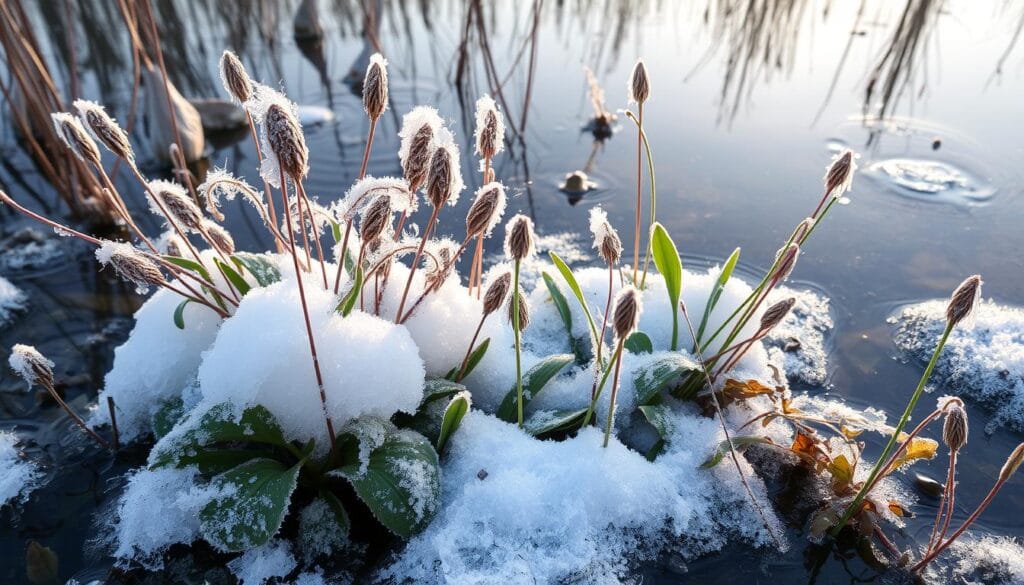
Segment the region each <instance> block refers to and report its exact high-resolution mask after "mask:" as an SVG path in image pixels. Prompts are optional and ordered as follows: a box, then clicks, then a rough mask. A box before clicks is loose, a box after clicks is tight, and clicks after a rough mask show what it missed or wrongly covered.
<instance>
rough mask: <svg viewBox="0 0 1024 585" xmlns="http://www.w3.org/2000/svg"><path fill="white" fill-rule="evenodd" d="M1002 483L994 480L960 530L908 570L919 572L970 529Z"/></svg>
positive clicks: (1001, 480) (999, 480)
mask: <svg viewBox="0 0 1024 585" xmlns="http://www.w3.org/2000/svg"><path fill="white" fill-rule="evenodd" d="M1004 483H1006V480H1005V479H1002V478H1000V479H998V480H996V483H995V484H994V485H993V486H992V489H991V490H989V492H988V494H987V495H986V496H985V499H984V500H982V501H981V503H980V504H978V507H977V508H975V510H974V512H972V513H971V515H970V516H968V517H967V520H964V523H963V524H961V525H960V528H957V529H956V532H954V533H953V535H952V536H950V537H949V538H947V539H946V540H945V541H944V542H943V543H942V544H940V545H938V546H936V547H935V549H934V550H932V551H931V552H930V553H928V554H926V555H925V556H924V558H922V559H921V560H920V561H918V562H917V564H915V565H914V566H913V567H911V568H910V571H911V572H912V573H916V572H918V571H920V570H921V569H923V568H924V567H925V565H927V564H928V563H930V562H931V561H932V559H934V558H935V557H936V556H938V555H939V553H941V552H942V551H944V550H946V547H948V546H949V545H951V544H953V542H954V541H955V540H956V539H957V538H960V535H961V534H963V533H964V531H965V530H967V528H968V527H970V525H971V524H974V521H975V520H977V519H978V516H981V513H982V512H984V511H985V508H987V507H988V505H989V504H991V503H992V500H993V498H995V497H996V494H997V493H999V490H1000V489H1001V488H1002V487H1003V484H1004Z"/></svg>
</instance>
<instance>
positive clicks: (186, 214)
mask: <svg viewBox="0 0 1024 585" xmlns="http://www.w3.org/2000/svg"><path fill="white" fill-rule="evenodd" d="M150 187H151V188H152V190H153V193H154V194H155V195H156V196H157V198H158V199H160V203H162V204H163V208H164V209H165V210H166V211H167V213H168V214H169V215H170V216H171V217H169V218H168V219H173V220H174V221H175V222H176V223H178V224H179V225H181V226H183V227H184V228H185V229H187V230H190V231H199V228H200V224H201V223H202V221H203V212H202V211H201V210H200V209H199V206H198V205H196V204H195V202H194V201H192V199H191V197H189V196H188V194H187V193H185V190H184V189H182V188H181V187H179V186H178V185H176V184H168V182H167V181H164V182H160V183H157V182H156V181H153V182H152V183H151V184H150ZM154 187H155V188H154Z"/></svg>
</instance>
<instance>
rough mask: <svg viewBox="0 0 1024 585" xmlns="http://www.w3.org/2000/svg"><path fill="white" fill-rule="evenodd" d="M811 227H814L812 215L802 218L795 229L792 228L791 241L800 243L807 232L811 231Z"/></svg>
mask: <svg viewBox="0 0 1024 585" xmlns="http://www.w3.org/2000/svg"><path fill="white" fill-rule="evenodd" d="M812 227H814V218H813V217H808V218H804V220H803V221H801V222H800V223H799V224H798V225H797V226H796V229H795V230H793V237H792V241H794V242H796V243H797V244H800V243H802V242H803V239H804V238H805V237H807V234H809V233H810V232H811V228H812Z"/></svg>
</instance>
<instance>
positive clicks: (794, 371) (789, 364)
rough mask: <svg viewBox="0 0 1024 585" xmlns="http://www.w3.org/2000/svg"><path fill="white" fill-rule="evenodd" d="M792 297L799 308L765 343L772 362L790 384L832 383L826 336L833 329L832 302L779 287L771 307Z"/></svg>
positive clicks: (801, 291)
mask: <svg viewBox="0 0 1024 585" xmlns="http://www.w3.org/2000/svg"><path fill="white" fill-rule="evenodd" d="M788 297H793V298H795V299H796V304H795V305H793V308H792V309H791V310H790V312H789V315H787V316H786V318H785V319H783V320H782V323H779V324H778V325H777V326H776V327H775V329H773V330H772V331H771V333H769V334H768V336H767V337H766V338H765V340H764V343H765V345H766V346H768V348H769V349H768V355H769V358H770V359H771V361H772V362H773V363H775V364H778V365H779V366H781V369H782V370H783V371H785V372H786V375H787V376H788V377H789V379H790V381H800V382H803V383H805V384H811V385H814V386H820V385H822V384H824V383H825V381H826V380H827V379H828V348H827V345H826V335H828V333H829V332H830V331H831V330H832V327H833V323H832V315H831V313H830V312H829V299H828V297H826V296H824V295H819V294H817V293H815V292H813V291H809V290H796V289H792V288H789V287H779V288H778V289H776V290H775V291H774V292H773V293H772V294H771V295H769V296H768V300H767V303H768V304H769V305H770V304H772V303H775V302H777V301H781V300H783V299H785V298H788Z"/></svg>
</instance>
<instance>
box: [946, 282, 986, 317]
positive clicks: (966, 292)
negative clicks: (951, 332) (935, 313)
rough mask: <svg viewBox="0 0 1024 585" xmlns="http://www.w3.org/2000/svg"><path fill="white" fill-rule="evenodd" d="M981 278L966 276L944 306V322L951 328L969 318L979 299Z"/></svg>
mask: <svg viewBox="0 0 1024 585" xmlns="http://www.w3.org/2000/svg"><path fill="white" fill-rule="evenodd" d="M981 285H982V281H981V276H980V275H978V274H975V275H974V276H968V277H967V278H966V279H965V280H964V281H963V282H961V283H960V286H958V287H956V290H955V291H953V295H952V296H951V297H950V298H949V304H947V305H946V321H947V322H948V323H949V324H950V325H953V326H956V325H957V324H958V323H960V322H961V321H963V320H964V319H966V318H968V317H970V315H971V313H972V312H973V311H974V307H975V306H977V304H978V299H980V298H981Z"/></svg>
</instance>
